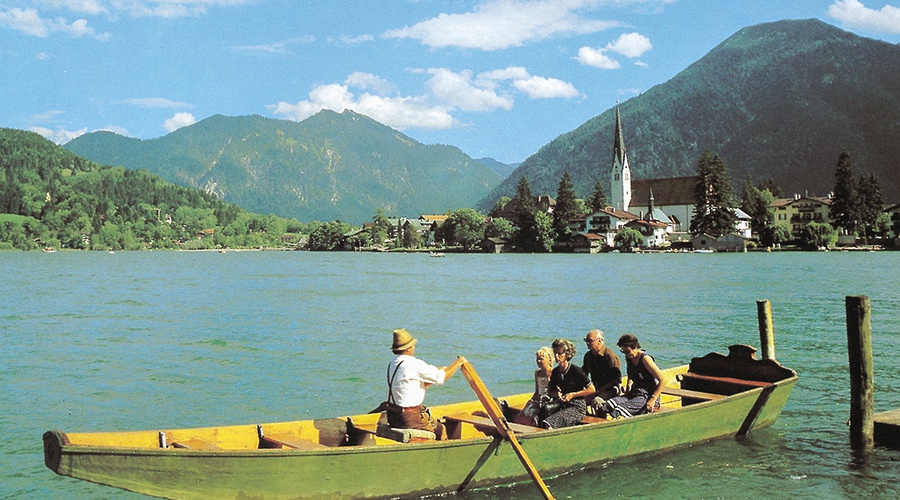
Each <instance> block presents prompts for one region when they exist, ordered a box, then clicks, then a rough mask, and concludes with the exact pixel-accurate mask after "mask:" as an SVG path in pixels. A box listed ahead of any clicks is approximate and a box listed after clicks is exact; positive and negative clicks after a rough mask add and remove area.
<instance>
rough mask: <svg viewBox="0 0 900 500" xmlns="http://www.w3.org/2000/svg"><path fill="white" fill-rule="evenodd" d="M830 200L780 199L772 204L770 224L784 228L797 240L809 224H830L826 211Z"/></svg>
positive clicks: (814, 198)
mask: <svg viewBox="0 0 900 500" xmlns="http://www.w3.org/2000/svg"><path fill="white" fill-rule="evenodd" d="M831 202H832V198H830V197H829V198H819V197H812V196H800V195H796V196H794V197H793V198H780V199H777V200H775V201H773V202H772V204H771V205H769V208H770V209H772V224H775V225H778V226H784V227H786V228H787V229H788V231H790V232H791V236H793V237H794V238H799V237H800V235H801V233H803V229H804V228H806V226H807V224H809V223H810V222H815V223H818V224H831V218H830V217H829V216H828V210H829V209H830V208H831Z"/></svg>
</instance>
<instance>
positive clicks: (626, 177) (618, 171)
mask: <svg viewBox="0 0 900 500" xmlns="http://www.w3.org/2000/svg"><path fill="white" fill-rule="evenodd" d="M609 181H610V185H611V186H610V202H611V205H612V207H613V208H617V209H619V210H624V211H626V212H627V211H628V207H629V206H630V205H631V167H630V166H629V165H628V153H626V152H625V134H624V133H623V132H622V116H621V115H620V114H619V106H618V105H616V130H615V137H614V139H613V161H612V170H611V171H610V174H609Z"/></svg>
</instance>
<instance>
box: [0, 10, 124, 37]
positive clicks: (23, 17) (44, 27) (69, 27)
mask: <svg viewBox="0 0 900 500" xmlns="http://www.w3.org/2000/svg"><path fill="white" fill-rule="evenodd" d="M0 26H6V27H8V28H11V29H14V30H16V31H20V32H22V33H25V34H27V35H33V36H37V37H41V38H46V37H48V36H50V35H52V34H55V33H63V34H67V35H71V36H74V37H82V36H91V37H94V38H97V39H98V40H106V39H108V38H109V34H108V33H102V34H99V35H95V32H94V28H91V27H89V26H88V25H87V21H86V20H84V19H77V20H75V21H73V22H71V23H69V22H68V21H66V20H65V19H64V18H62V17H57V18H56V19H45V18H43V17H41V15H40V13H38V11H37V10H36V9H24V10H23V9H19V8H12V9H8V10H5V11H0Z"/></svg>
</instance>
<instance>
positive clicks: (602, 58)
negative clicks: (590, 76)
mask: <svg viewBox="0 0 900 500" xmlns="http://www.w3.org/2000/svg"><path fill="white" fill-rule="evenodd" d="M606 51H607V49H595V48H593V47H581V48H580V49H578V56H576V57H575V59H576V60H577V61H578V62H580V63H581V64H584V65H585V66H591V67H594V68H600V69H619V68H620V67H622V65H621V64H619V61H616V60H615V59H613V58H611V57H609V56H608V55H606Z"/></svg>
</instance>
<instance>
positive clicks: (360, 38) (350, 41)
mask: <svg viewBox="0 0 900 500" xmlns="http://www.w3.org/2000/svg"><path fill="white" fill-rule="evenodd" d="M337 39H338V41H340V42H341V43H343V44H345V45H355V44H357V43H365V42H371V41H372V40H375V37H374V36H372V35H357V36H349V35H341V36H339V37H338V38H337Z"/></svg>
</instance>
